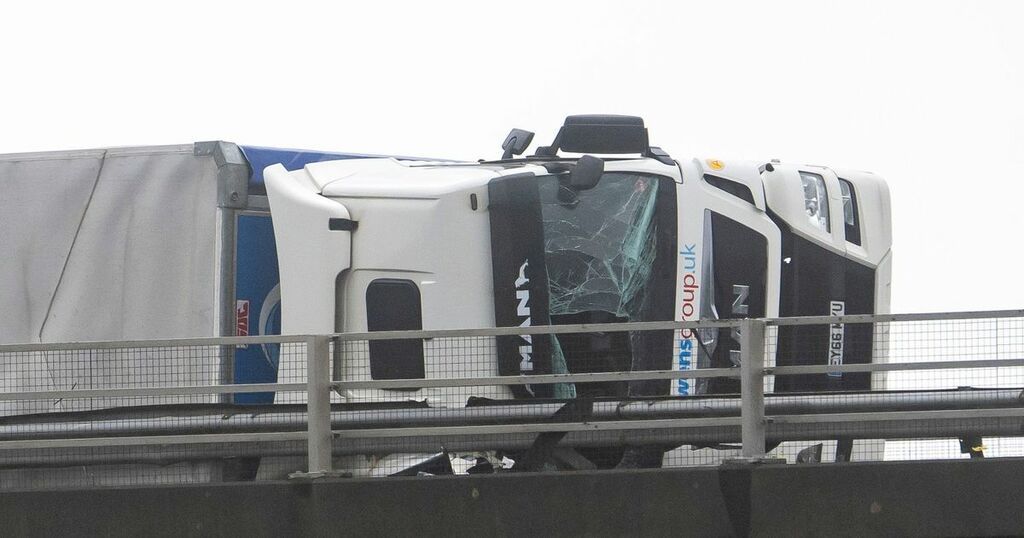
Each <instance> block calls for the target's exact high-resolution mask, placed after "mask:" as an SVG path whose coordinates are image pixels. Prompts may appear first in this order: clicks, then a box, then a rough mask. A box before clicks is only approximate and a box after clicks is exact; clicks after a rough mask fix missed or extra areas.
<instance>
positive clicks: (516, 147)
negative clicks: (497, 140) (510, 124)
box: [501, 129, 533, 161]
mask: <svg viewBox="0 0 1024 538" xmlns="http://www.w3.org/2000/svg"><path fill="white" fill-rule="evenodd" d="M532 141H533V133H531V132H530V131H524V130H523V129H512V131H511V132H509V133H508V136H506V137H505V141H504V142H502V143H501V149H503V150H505V152H504V153H502V155H501V160H503V161H504V160H506V159H511V158H512V156H513V155H522V154H523V152H524V151H526V148H528V147H530V142H532Z"/></svg>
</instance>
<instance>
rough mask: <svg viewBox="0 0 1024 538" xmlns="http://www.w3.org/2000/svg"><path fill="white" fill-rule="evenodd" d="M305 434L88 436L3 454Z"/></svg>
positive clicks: (11, 444) (1, 445)
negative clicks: (47, 449)
mask: <svg viewBox="0 0 1024 538" xmlns="http://www.w3.org/2000/svg"><path fill="white" fill-rule="evenodd" d="M306 437H307V433H306V432H305V431H295V432H258V433H204V434H194V435H151V436H145V435H143V436H134V437H86V438H79V439H25V440H19V441H0V451H3V450H17V449H44V448H88V447H107V446H153V445H187V444H209V443H251V442H277V441H301V440H305V439H306Z"/></svg>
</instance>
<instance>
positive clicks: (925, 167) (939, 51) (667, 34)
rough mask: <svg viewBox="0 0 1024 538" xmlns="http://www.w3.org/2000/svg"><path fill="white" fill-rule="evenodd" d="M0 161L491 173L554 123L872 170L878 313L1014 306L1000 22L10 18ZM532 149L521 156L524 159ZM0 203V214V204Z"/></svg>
mask: <svg viewBox="0 0 1024 538" xmlns="http://www.w3.org/2000/svg"><path fill="white" fill-rule="evenodd" d="M0 15H2V19H3V20H4V24H3V30H2V31H0V50H2V51H3V56H2V57H3V63H2V65H3V71H2V75H0V120H2V125H3V127H2V129H0V153H12V152H20V151H38V150H56V149H70V148H85V147H101V146H110V145H146V144H169V143H183V142H192V141H195V140H208V139H224V140H231V141H234V142H238V143H248V144H258V145H268V146H283V147H302V148H312V149H329V150H340V151H353V152H366V153H393V154H405V155H423V156H432V157H447V158H466V159H470V158H478V157H497V156H498V155H499V152H500V149H499V145H500V143H501V141H502V139H503V138H504V136H505V134H506V133H507V132H508V129H509V128H511V127H522V128H527V129H529V130H533V131H536V132H537V137H536V139H535V145H536V144H538V143H540V144H546V143H547V142H549V141H550V139H551V138H552V137H553V136H554V133H555V131H556V130H557V128H558V126H559V125H560V124H561V121H562V119H563V118H564V117H565V116H566V115H568V114H579V113H618V114H636V115H641V116H643V117H644V118H645V120H646V121H647V125H648V127H649V128H650V131H651V139H652V143H654V144H655V145H659V146H662V147H663V148H665V149H666V150H668V151H669V152H670V153H671V154H672V155H673V156H674V157H676V158H682V157H691V156H698V157H718V158H722V159H725V160H728V159H730V158H742V159H758V160H760V159H764V160H767V159H770V158H780V159H783V160H785V161H791V162H806V163H814V164H825V165H830V166H835V167H849V168H859V169H866V170H871V171H874V172H876V173H878V174H880V175H882V176H883V177H885V178H886V179H887V180H888V181H889V184H890V186H891V189H892V195H893V220H894V228H895V233H894V235H895V238H894V239H895V246H894V250H895V265H894V279H893V294H892V296H893V303H892V307H893V311H895V312H912V311H945V310H971V309H997V308H1024V275H1022V273H1024V271H1022V270H1021V263H1020V262H1021V259H1022V254H1021V249H1022V248H1024V245H1022V242H1021V239H1020V237H1021V235H1020V234H1021V233H1022V232H1024V221H1022V219H1021V214H1022V207H1021V202H1022V200H1024V28H1022V22H1024V17H1022V15H1024V2H1013V1H1006V2H949V1H928V2H867V1H853V2H845V3H844V2H825V1H806V2H764V3H761V2H750V3H746V2H738V3H737V2H710V1H708V2H701V3H699V4H695V5H691V4H684V3H681V2H679V3H677V2H665V3H662V4H657V3H646V2H637V1H628V2H627V1H625V0H623V1H620V2H578V3H565V4H559V3H556V2H554V1H548V2H528V1H520V2H501V3H494V4H484V3H482V2H480V3H477V2H465V3H450V2H418V3H410V4H408V5H406V4H401V3H390V2H354V3H352V4H343V3H340V2H339V3H331V4H327V3H324V4H323V5H318V4H312V3H306V2H302V1H295V0H290V1H288V2H278V3H272V4H271V3H262V2H246V3H242V2H239V3H234V4H228V3H224V4H214V3H213V2H184V1H177V2H165V3H163V7H155V4H150V3H146V2H132V3H125V4H117V3H110V2H103V1H90V2H78V3H69V4H67V5H62V4H53V3H49V2H18V3H16V4H10V3H9V4H7V5H5V6H4V7H2V8H0ZM531 151H532V150H531ZM0 195H2V193H0Z"/></svg>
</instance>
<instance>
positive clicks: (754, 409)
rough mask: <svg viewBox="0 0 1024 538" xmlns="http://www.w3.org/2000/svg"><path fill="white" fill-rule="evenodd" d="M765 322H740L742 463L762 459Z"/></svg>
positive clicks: (758, 320)
mask: <svg viewBox="0 0 1024 538" xmlns="http://www.w3.org/2000/svg"><path fill="white" fill-rule="evenodd" d="M764 334H765V321H764V320H762V319H744V320H741V321H740V400H741V402H740V406H741V413H742V417H741V419H740V420H741V422H740V435H741V439H742V442H743V450H742V452H741V454H742V457H743V459H749V460H759V459H764V457H765V452H764V449H765V435H764V430H765V418H764V352H765V347H764Z"/></svg>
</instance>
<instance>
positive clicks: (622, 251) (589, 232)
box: [538, 172, 658, 320]
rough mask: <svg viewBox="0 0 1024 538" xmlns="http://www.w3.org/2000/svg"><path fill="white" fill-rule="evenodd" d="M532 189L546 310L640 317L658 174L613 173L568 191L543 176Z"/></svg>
mask: <svg viewBox="0 0 1024 538" xmlns="http://www.w3.org/2000/svg"><path fill="white" fill-rule="evenodd" d="M538 188H539V194H540V204H541V217H542V220H543V230H544V261H545V264H546V265H547V273H548V290H549V309H550V314H551V315H563V314H576V313H580V312H587V311H601V312H608V313H609V314H612V315H614V316H615V317H619V318H626V319H629V320H640V319H641V318H642V317H643V316H642V309H643V304H644V298H645V295H646V293H647V290H648V286H647V282H648V280H649V277H650V275H651V269H652V267H653V264H654V258H655V253H656V246H657V237H656V234H655V233H654V231H655V218H654V217H655V208H656V202H657V193H658V189H657V179H656V178H654V177H652V176H642V175H636V174H629V173H617V172H612V173H606V174H605V175H604V176H602V178H601V181H600V182H599V183H598V184H597V186H595V187H594V188H592V189H587V190H583V191H579V192H575V191H571V190H569V188H568V187H566V186H564V185H562V184H561V183H560V182H559V179H558V177H557V176H543V177H540V178H538Z"/></svg>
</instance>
